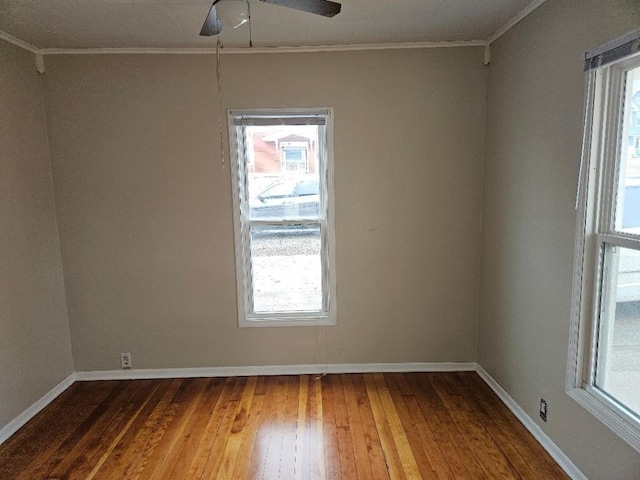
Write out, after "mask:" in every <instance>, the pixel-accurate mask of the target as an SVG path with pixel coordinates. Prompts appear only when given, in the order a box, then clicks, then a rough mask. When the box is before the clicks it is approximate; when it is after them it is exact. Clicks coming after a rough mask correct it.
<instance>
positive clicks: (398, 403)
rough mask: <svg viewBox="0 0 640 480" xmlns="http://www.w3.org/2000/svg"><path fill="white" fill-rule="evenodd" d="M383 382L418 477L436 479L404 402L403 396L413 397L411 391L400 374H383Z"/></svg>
mask: <svg viewBox="0 0 640 480" xmlns="http://www.w3.org/2000/svg"><path fill="white" fill-rule="evenodd" d="M385 383H386V385H387V388H388V390H389V394H390V395H391V399H392V401H393V405H394V406H395V408H396V411H397V413H398V418H399V419H400V422H401V424H402V429H403V431H404V432H405V435H406V439H407V442H408V444H409V447H410V448H411V452H412V453H413V456H414V458H415V460H416V466H417V468H418V469H419V471H420V478H423V479H425V480H437V479H438V474H437V472H436V470H435V467H434V465H433V464H432V462H431V458H430V457H429V454H428V452H427V450H425V444H424V443H423V441H422V438H421V436H420V433H419V432H418V429H417V428H416V421H415V419H414V418H413V417H412V416H411V413H410V412H409V408H408V407H407V404H406V402H405V397H407V396H411V397H413V392H412V391H411V389H410V388H408V385H407V383H406V381H405V379H404V377H403V376H402V375H400V374H397V375H394V374H387V375H385Z"/></svg>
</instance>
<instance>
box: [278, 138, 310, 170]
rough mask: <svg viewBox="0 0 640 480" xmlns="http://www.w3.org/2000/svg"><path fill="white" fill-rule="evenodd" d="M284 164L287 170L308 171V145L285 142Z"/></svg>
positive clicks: (283, 151) (283, 148)
mask: <svg viewBox="0 0 640 480" xmlns="http://www.w3.org/2000/svg"><path fill="white" fill-rule="evenodd" d="M282 164H283V168H284V169H285V170H289V171H293V172H306V171H307V148H306V145H304V146H303V145H295V144H290V143H289V144H285V145H283V147H282Z"/></svg>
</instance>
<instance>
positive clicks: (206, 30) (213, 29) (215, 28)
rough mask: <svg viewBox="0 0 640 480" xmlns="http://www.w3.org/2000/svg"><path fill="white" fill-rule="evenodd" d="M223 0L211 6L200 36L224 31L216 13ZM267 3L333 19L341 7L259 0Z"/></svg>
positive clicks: (320, 1)
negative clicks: (218, 4) (217, 5)
mask: <svg viewBox="0 0 640 480" xmlns="http://www.w3.org/2000/svg"><path fill="white" fill-rule="evenodd" d="M220 1H223V0H214V1H213V4H212V5H211V10H209V14H208V15H207V18H206V19H205V21H204V25H202V30H200V35H202V36H203V37H209V36H211V35H218V34H219V33H220V32H221V31H222V22H221V21H220V19H219V18H218V15H217V13H216V4H217V3H219V2H220ZM259 1H261V2H265V3H272V4H274V5H280V6H283V7H289V8H293V9H296V10H301V11H303V12H308V13H315V14H316V15H322V16H324V17H333V16H334V15H337V14H338V13H340V8H341V5H340V4H339V3H336V2H331V1H329V0H259Z"/></svg>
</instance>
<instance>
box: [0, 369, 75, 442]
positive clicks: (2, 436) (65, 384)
mask: <svg viewBox="0 0 640 480" xmlns="http://www.w3.org/2000/svg"><path fill="white" fill-rule="evenodd" d="M75 381H76V374H75V373H72V374H71V375H69V376H68V377H67V378H65V379H64V380H63V381H62V382H60V383H59V384H58V385H56V386H55V387H53V389H51V391H49V392H47V393H46V394H44V395H43V396H42V397H41V398H40V399H39V400H38V401H36V402H35V403H34V404H33V405H31V406H30V407H29V408H27V409H26V410H25V411H24V412H22V413H21V414H20V415H18V416H17V417H16V418H14V419H13V420H11V421H10V422H9V423H8V424H7V425H5V426H4V427H2V428H1V429H0V445H1V444H2V443H4V442H5V441H6V440H7V439H8V438H9V437H10V436H11V435H13V434H14V433H16V432H17V431H18V430H19V429H20V428H21V427H22V426H23V425H24V424H25V423H27V422H28V421H29V420H31V419H32V418H33V417H35V416H36V415H37V414H38V413H39V412H40V411H41V410H42V409H43V408H44V407H46V406H47V405H49V404H50V403H51V402H53V401H54V400H55V399H56V398H57V397H58V396H59V395H60V394H61V393H62V392H64V391H65V390H66V389H67V388H69V387H70V386H71V385H72V384H73V383H74V382H75Z"/></svg>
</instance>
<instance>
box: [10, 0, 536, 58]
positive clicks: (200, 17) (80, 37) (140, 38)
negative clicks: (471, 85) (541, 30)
mask: <svg viewBox="0 0 640 480" xmlns="http://www.w3.org/2000/svg"><path fill="white" fill-rule="evenodd" d="M212 1H213V0H0V32H4V33H5V34H7V35H9V36H11V37H14V38H15V39H18V40H20V41H22V42H26V43H27V44H29V45H32V46H33V47H35V48H36V49H88V48H120V49H122V48H211V47H213V46H215V43H216V37H209V38H206V37H200V36H199V32H200V28H201V26H202V23H203V21H204V19H205V17H206V15H207V13H208V11H209V7H210V6H211V2H212ZM250 1H251V36H252V39H253V45H254V46H255V47H298V46H320V45H322V46H324V45H381V44H382V45H384V44H396V43H413V42H418V43H426V42H443V41H472V40H486V39H488V38H490V37H491V35H493V34H494V33H495V32H496V31H499V30H500V29H501V28H502V27H503V26H505V25H506V24H508V23H509V21H510V20H511V19H513V18H515V17H517V16H518V15H519V14H521V13H522V12H525V11H527V10H528V9H531V8H532V7H533V6H536V5H539V4H540V3H542V2H541V0H342V2H341V3H342V11H341V12H340V14H338V15H337V16H335V17H333V18H325V17H321V16H318V15H312V14H308V13H303V12H299V11H296V10H292V9H288V8H284V7H278V6H275V5H270V4H265V3H262V2H259V1H257V0H250ZM338 1H339V0H338ZM249 31H250V29H249V28H248V26H247V25H244V26H242V27H239V28H238V29H235V30H234V29H233V28H228V27H225V28H223V31H222V33H221V34H220V40H221V42H222V43H223V45H224V46H225V47H247V46H248V43H249ZM7 35H5V37H6V36H7Z"/></svg>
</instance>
